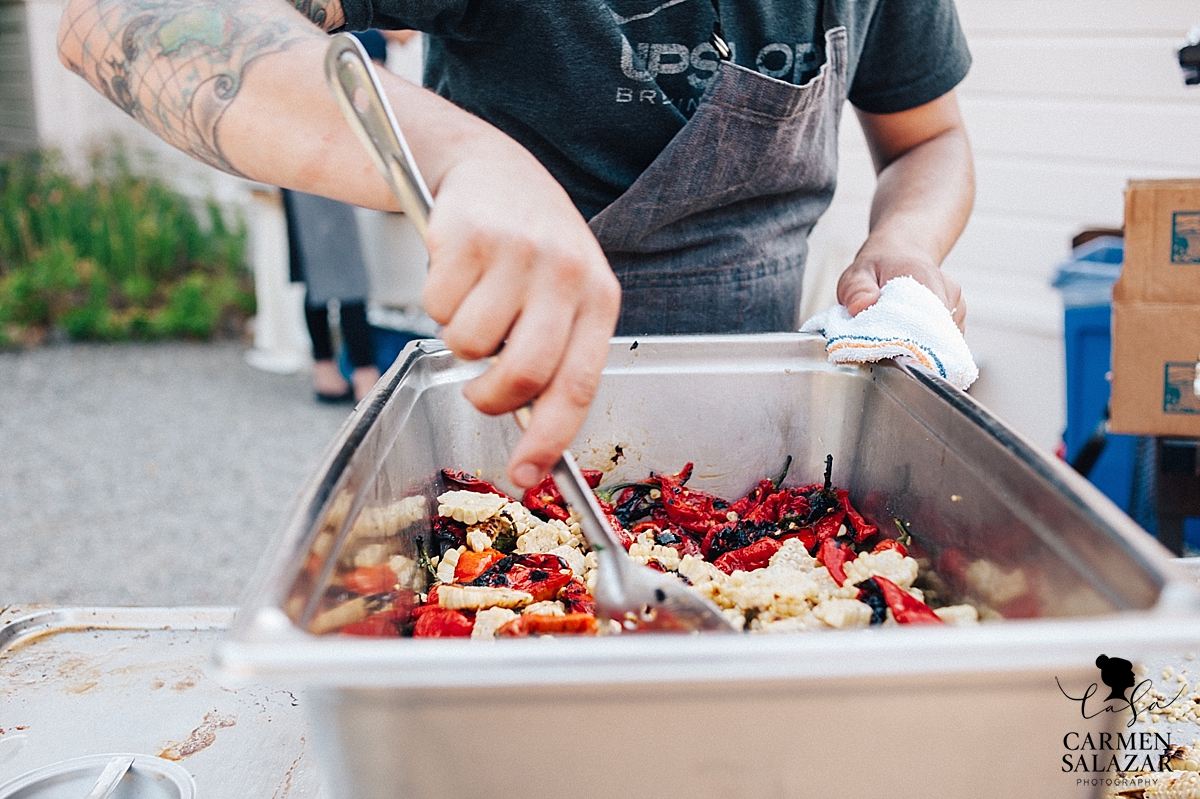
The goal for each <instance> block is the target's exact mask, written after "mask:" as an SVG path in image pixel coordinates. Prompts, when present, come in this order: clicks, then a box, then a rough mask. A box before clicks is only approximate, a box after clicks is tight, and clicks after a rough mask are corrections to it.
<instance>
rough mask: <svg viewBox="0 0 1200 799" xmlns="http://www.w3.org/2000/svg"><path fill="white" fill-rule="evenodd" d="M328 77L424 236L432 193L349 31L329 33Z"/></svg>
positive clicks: (346, 113)
mask: <svg viewBox="0 0 1200 799" xmlns="http://www.w3.org/2000/svg"><path fill="white" fill-rule="evenodd" d="M325 78H326V80H327V81H328V82H329V88H330V89H331V90H332V91H333V96H334V98H335V99H336V100H337V103H338V106H339V107H340V108H341V109H342V114H343V115H344V116H345V117H346V121H348V122H349V123H350V127H351V128H353V129H354V132H355V134H356V135H357V136H358V138H359V140H360V141H362V143H363V146H364V147H366V148H367V152H368V153H370V154H371V156H372V159H373V160H374V161H375V166H377V167H378V168H379V171H380V172H381V173H382V174H383V177H384V179H385V180H386V181H387V182H388V184H389V185H390V186H391V188H392V193H393V194H395V195H396V199H397V200H398V201H399V202H400V207H401V209H403V211H404V213H406V214H407V215H408V216H409V218H410V219H411V220H412V222H413V224H414V225H415V226H416V228H417V231H418V232H420V234H421V238H422V239H424V238H425V236H426V231H427V230H428V228H429V211H430V209H431V208H432V207H433V196H432V195H431V194H430V193H429V187H428V186H426V185H425V179H424V178H423V177H421V172H420V170H418V169H417V164H416V162H415V161H414V160H413V157H412V153H411V152H410V151H409V149H408V143H407V142H406V141H405V140H404V134H403V133H401V132H400V126H399V125H398V124H397V123H396V116H395V115H394V114H393V113H392V107H391V105H390V104H389V103H388V101H387V97H386V96H385V95H384V93H383V88H382V87H381V86H380V84H379V77H378V76H377V75H376V74H375V68H374V67H373V66H371V59H370V58H368V57H367V52H366V50H364V49H363V46H362V44H361V43H359V41H358V39H356V38H354V37H353V36H351V35H350V34H348V33H339V34H337V35H335V36H333V37H331V39H330V42H329V49H328V50H326V52H325Z"/></svg>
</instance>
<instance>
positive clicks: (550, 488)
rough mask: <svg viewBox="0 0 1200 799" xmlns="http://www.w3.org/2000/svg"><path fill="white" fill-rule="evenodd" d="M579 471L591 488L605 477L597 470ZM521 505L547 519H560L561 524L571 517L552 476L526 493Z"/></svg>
mask: <svg viewBox="0 0 1200 799" xmlns="http://www.w3.org/2000/svg"><path fill="white" fill-rule="evenodd" d="M579 471H580V472H582V473H583V479H584V480H586V481H587V484H588V486H589V487H591V488H595V487H596V486H598V485H600V479H601V478H602V477H604V472H600V471H597V470H596V469H580V470H579ZM521 504H523V505H524V506H525V507H526V508H529V510H530V511H532V512H533V513H535V514H537V515H538V516H542V517H544V518H546V519H558V520H559V521H560V522H565V521H566V520H567V517H568V516H569V515H570V512H569V511H568V510H567V503H566V500H564V499H563V495H562V494H561V493H560V492H559V490H558V486H556V485H555V484H554V478H553V477H551V476H550V475H546V477H545V479H543V480H542V482H540V483H538V484H537V485H535V486H534V487H533V488H531V489H529V490H528V491H526V492H525V496H524V497H522V498H521Z"/></svg>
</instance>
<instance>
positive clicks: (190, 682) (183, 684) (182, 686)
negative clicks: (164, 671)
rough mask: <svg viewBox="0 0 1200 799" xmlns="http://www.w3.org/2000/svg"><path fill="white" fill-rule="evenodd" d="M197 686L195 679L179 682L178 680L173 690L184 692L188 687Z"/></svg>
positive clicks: (172, 687)
mask: <svg viewBox="0 0 1200 799" xmlns="http://www.w3.org/2000/svg"><path fill="white" fill-rule="evenodd" d="M195 687H196V681H195V680H180V681H179V682H177V683H175V684H174V685H172V686H171V690H172V691H178V692H179V693H183V692H184V691H186V690H187V689H189V688H195Z"/></svg>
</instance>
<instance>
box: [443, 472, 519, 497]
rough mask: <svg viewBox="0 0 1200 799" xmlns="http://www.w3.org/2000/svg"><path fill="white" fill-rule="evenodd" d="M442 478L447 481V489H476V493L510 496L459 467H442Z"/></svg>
mask: <svg viewBox="0 0 1200 799" xmlns="http://www.w3.org/2000/svg"><path fill="white" fill-rule="evenodd" d="M442 480H443V481H444V482H445V483H446V490H448V491H474V492H475V493H476V494H499V495H500V496H502V497H507V496H508V494H505V493H504V492H503V491H501V490H500V489H499V488H496V486H494V485H492V484H491V483H489V482H488V481H487V480H481V479H480V478H478V477H476V476H475V475H473V474H469V473H467V472H464V471H461V470H459V469H442Z"/></svg>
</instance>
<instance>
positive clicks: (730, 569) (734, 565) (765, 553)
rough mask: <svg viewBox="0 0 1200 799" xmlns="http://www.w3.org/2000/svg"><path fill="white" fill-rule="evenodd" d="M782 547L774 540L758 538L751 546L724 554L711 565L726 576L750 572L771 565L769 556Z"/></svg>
mask: <svg viewBox="0 0 1200 799" xmlns="http://www.w3.org/2000/svg"><path fill="white" fill-rule="evenodd" d="M782 546H783V545H782V544H780V543H779V542H778V541H776V540H775V539H774V538H760V539H759V540H757V541H755V542H754V543H753V544H751V545H750V546H747V547H742V548H741V549H735V550H733V551H732V552H726V553H725V554H724V555H722V556H721V557H719V558H717V559H716V560H715V561H713V565H714V566H716V567H717V568H718V569H720V570H721V571H723V572H725V573H726V574H733V573H734V572H735V571H744V572H750V571H754V570H755V569H763V568H766V567H767V566H768V565H769V564H770V563H771V556H772V555H774V554H775V553H776V552H778V551H779V549H780V547H782Z"/></svg>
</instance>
